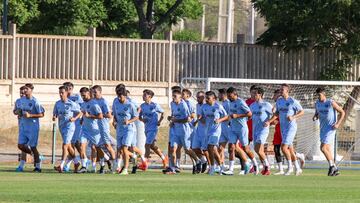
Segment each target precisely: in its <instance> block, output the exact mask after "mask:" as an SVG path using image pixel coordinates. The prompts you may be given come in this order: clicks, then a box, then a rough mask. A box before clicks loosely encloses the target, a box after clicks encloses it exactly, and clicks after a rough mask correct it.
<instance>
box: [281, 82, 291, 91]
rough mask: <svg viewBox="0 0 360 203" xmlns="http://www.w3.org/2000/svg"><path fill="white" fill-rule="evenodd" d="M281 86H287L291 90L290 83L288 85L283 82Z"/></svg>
mask: <svg viewBox="0 0 360 203" xmlns="http://www.w3.org/2000/svg"><path fill="white" fill-rule="evenodd" d="M281 87H287V88H288V89H289V90H290V85H288V84H286V83H283V84H281Z"/></svg>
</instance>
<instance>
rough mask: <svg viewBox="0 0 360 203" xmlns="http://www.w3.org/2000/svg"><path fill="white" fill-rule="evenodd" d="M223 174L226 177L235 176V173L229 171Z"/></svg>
mask: <svg viewBox="0 0 360 203" xmlns="http://www.w3.org/2000/svg"><path fill="white" fill-rule="evenodd" d="M222 174H223V175H226V176H232V175H234V171H231V170H228V171H224V172H222Z"/></svg>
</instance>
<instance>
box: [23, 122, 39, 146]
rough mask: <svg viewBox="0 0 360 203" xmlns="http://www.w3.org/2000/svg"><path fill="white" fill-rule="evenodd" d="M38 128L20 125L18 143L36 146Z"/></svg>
mask: <svg viewBox="0 0 360 203" xmlns="http://www.w3.org/2000/svg"><path fill="white" fill-rule="evenodd" d="M39 130H40V128H39V127H37V126H31V127H29V126H25V125H20V127H19V138H18V144H21V145H24V144H26V145H29V146H30V147H37V145H38V140H39Z"/></svg>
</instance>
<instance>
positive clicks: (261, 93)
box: [253, 87, 265, 96]
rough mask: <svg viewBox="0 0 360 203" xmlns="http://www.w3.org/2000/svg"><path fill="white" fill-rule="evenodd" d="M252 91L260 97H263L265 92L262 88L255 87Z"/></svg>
mask: <svg viewBox="0 0 360 203" xmlns="http://www.w3.org/2000/svg"><path fill="white" fill-rule="evenodd" d="M253 90H255V91H256V94H260V95H261V96H263V95H264V92H265V91H264V89H263V88H262V87H255V88H254V89H253Z"/></svg>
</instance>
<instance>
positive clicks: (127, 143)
mask: <svg viewBox="0 0 360 203" xmlns="http://www.w3.org/2000/svg"><path fill="white" fill-rule="evenodd" d="M116 94H117V97H118V98H117V99H116V100H114V103H113V106H112V112H113V115H114V122H115V126H116V142H117V145H118V146H117V157H118V163H119V162H120V156H122V160H123V162H124V169H123V170H121V173H120V175H128V174H129V173H128V167H129V158H130V153H129V148H130V147H131V143H132V141H133V136H135V134H134V130H135V125H134V122H135V121H136V120H138V119H139V115H138V111H137V109H136V107H135V105H134V104H133V103H131V102H130V101H128V99H127V92H126V89H125V88H118V89H116Z"/></svg>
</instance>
